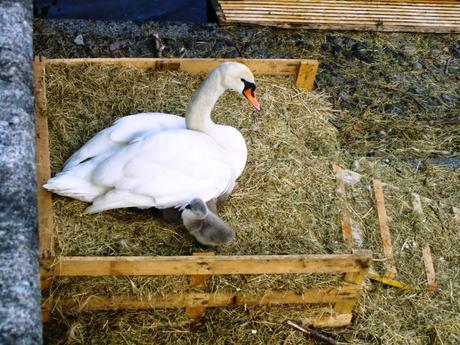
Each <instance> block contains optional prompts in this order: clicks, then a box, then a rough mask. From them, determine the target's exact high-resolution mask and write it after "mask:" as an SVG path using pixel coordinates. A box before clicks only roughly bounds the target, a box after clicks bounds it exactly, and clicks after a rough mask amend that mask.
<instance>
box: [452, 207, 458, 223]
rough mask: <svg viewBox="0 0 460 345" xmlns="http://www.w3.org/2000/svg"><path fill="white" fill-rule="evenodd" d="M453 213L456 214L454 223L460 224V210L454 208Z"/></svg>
mask: <svg viewBox="0 0 460 345" xmlns="http://www.w3.org/2000/svg"><path fill="white" fill-rule="evenodd" d="M452 212H453V213H454V222H455V223H460V208H458V207H455V206H452Z"/></svg>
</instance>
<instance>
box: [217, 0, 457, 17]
mask: <svg viewBox="0 0 460 345" xmlns="http://www.w3.org/2000/svg"><path fill="white" fill-rule="evenodd" d="M459 7H460V3H457V4H447V5H445V4H444V5H443V4H418V3H412V4H410V3H400V4H382V3H380V2H369V1H367V2H359V1H334V2H327V1H311V2H308V3H303V4H268V5H258V4H250V3H244V5H236V4H223V5H222V8H223V9H224V11H225V12H226V13H229V12H232V11H250V10H254V11H286V10H290V9H295V10H308V9H314V8H323V9H329V8H332V9H343V10H347V9H360V8H361V9H369V10H378V11H382V12H385V11H392V10H398V9H399V10H401V11H407V12H408V11H409V10H413V11H425V12H426V13H427V14H429V11H435V12H436V13H437V12H438V11H439V12H440V13H451V14H452V15H455V14H456V13H455V11H454V10H456V9H458V8H459Z"/></svg>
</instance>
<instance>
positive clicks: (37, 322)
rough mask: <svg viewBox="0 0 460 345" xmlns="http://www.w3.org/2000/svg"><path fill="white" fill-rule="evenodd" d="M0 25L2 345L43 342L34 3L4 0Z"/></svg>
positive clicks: (0, 272) (0, 7) (0, 336)
mask: <svg viewBox="0 0 460 345" xmlns="http://www.w3.org/2000/svg"><path fill="white" fill-rule="evenodd" d="M0 27H1V28H2V30H1V31H0V109H2V111H1V112H0V238H1V241H0V344H4V345H8V344H15V345H16V344H17V345H21V344H24V345H25V344H41V343H42V326H41V310H40V287H39V273H38V272H39V269H38V248H37V247H38V244H37V234H36V229H37V221H36V217H37V213H36V195H35V190H36V184H35V130H34V116H33V93H32V1H31V0H10V1H1V2H0Z"/></svg>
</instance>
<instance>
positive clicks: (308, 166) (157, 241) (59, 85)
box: [46, 65, 460, 344]
mask: <svg viewBox="0 0 460 345" xmlns="http://www.w3.org/2000/svg"><path fill="white" fill-rule="evenodd" d="M256 79H257V83H258V89H257V94H258V96H259V98H260V101H261V103H262V106H263V111H262V112H252V111H251V110H250V106H249V105H248V104H247V103H246V101H245V100H244V99H243V98H242V97H240V96H239V95H235V94H234V93H230V92H228V93H226V94H225V95H224V96H223V97H222V99H221V100H219V102H218V104H217V106H216V109H215V111H214V114H213V118H214V120H215V121H216V122H218V123H226V124H229V125H233V126H235V127H237V128H239V129H240V130H241V132H242V134H243V136H244V137H245V138H246V141H247V144H248V150H249V159H248V164H247V167H246V169H245V171H244V173H243V175H242V176H241V178H240V179H239V181H238V184H237V186H236V188H235V190H234V192H233V193H232V195H231V196H230V198H229V200H228V201H227V202H226V203H225V204H224V205H222V206H221V207H220V210H219V214H220V215H221V217H222V218H223V219H224V220H225V221H226V222H227V223H229V224H230V225H231V226H233V227H234V228H235V229H236V231H237V238H236V240H235V241H234V242H233V243H232V244H230V245H228V246H223V247H218V248H216V249H215V252H216V254H227V255H237V254H301V253H311V254H322V253H344V252H347V248H346V245H345V243H344V241H343V239H342V234H341V229H340V220H341V212H342V209H343V208H344V207H347V208H348V209H349V210H350V214H351V215H352V217H353V219H354V220H355V221H356V222H358V223H359V224H360V225H361V227H362V229H363V247H364V248H366V249H372V251H373V252H374V256H375V258H376V259H377V260H376V261H375V262H374V264H375V267H376V269H377V270H382V269H383V264H384V262H383V252H382V244H381V238H380V233H379V228H378V220H377V217H376V213H375V209H374V202H373V194H372V192H371V190H370V185H371V182H372V181H371V178H379V179H381V180H383V181H385V182H388V183H392V184H395V185H398V186H401V187H402V190H401V192H400V193H399V192H398V193H396V192H394V191H392V190H388V189H385V197H386V203H387V210H388V214H389V216H390V230H391V233H392V236H393V248H394V251H395V256H396V262H397V265H398V270H399V272H400V277H399V278H400V280H402V281H404V282H406V283H409V284H412V285H414V286H416V287H417V289H416V290H415V291H410V292H406V291H401V290H397V289H392V288H385V287H381V286H380V285H371V284H369V286H368V287H369V289H368V291H367V292H366V295H365V298H364V300H363V303H362V304H361V306H360V308H359V309H358V316H357V318H356V321H355V324H354V325H353V326H352V327H350V328H348V329H347V330H345V331H343V332H342V333H340V335H339V336H338V339H339V340H340V341H348V342H350V343H353V344H363V343H368V344H375V343H383V344H408V343H414V344H424V343H427V342H431V343H440V344H441V343H455V341H458V340H459V339H460V325H459V322H458V314H459V313H460V305H459V303H458V301H460V296H459V291H460V286H459V280H458V279H457V278H458V274H459V273H458V272H459V271H458V267H460V257H459V255H458V248H457V246H456V243H458V239H459V237H458V224H454V223H453V222H452V214H451V213H450V212H449V210H448V209H447V208H445V207H443V206H442V205H438V204H431V205H426V208H424V209H425V212H426V215H425V216H424V217H423V218H421V217H420V215H417V214H415V213H414V212H413V210H412V208H411V198H410V193H411V192H417V193H420V194H421V195H425V196H429V197H432V198H435V199H442V201H443V202H445V203H448V204H452V205H459V204H460V195H459V189H458V181H459V178H460V175H459V174H460V172H459V171H449V170H446V169H443V168H438V167H434V166H432V165H430V164H422V165H421V166H417V167H414V166H412V165H410V164H408V163H407V162H405V161H403V160H400V159H398V158H396V157H389V159H388V161H387V162H383V161H381V160H373V159H372V158H365V159H364V158H363V159H361V160H360V165H361V168H362V169H363V172H362V173H363V175H366V176H367V177H364V178H363V179H362V181H361V183H359V184H357V185H355V186H353V187H351V186H350V187H348V186H347V194H346V195H345V196H343V195H337V194H336V193H335V190H336V181H335V177H334V175H333V173H332V171H331V167H330V166H331V164H332V163H341V164H342V165H343V166H344V167H345V168H349V167H351V163H352V161H353V159H351V157H350V156H349V154H348V153H347V152H345V151H340V147H339V143H338V140H337V133H336V128H335V127H334V126H332V125H331V124H330V122H329V119H331V118H332V115H331V114H332V112H331V109H330V106H329V104H328V103H327V101H326V100H325V97H324V96H322V95H319V94H315V93H305V92H302V91H300V90H298V89H296V88H295V87H293V86H292V85H293V80H291V79H289V78H284V77H258V78H256ZM202 80H203V76H198V77H197V76H195V77H192V76H190V75H187V74H185V73H180V72H163V73H154V72H152V71H148V70H147V71H142V70H138V69H134V68H128V67H119V66H94V65H93V66H91V65H88V66H79V67H77V66H72V67H71V66H53V67H50V68H49V69H48V72H47V75H46V81H47V97H48V105H49V108H48V117H49V125H50V150H51V164H52V171H53V173H56V172H58V171H59V170H60V169H61V167H62V164H63V162H64V161H65V160H66V159H67V158H68V157H69V156H70V154H71V153H72V152H74V151H75V150H76V149H78V148H79V147H80V146H81V145H82V144H83V143H84V142H86V141H87V140H88V139H90V138H91V137H92V136H93V135H94V134H95V133H96V132H98V131H99V130H101V129H103V128H105V127H107V126H110V125H111V124H112V123H113V122H114V121H115V120H116V119H117V118H119V117H120V116H123V115H127V114H133V113H138V112H148V111H158V112H165V113H173V114H183V113H184V112H185V109H186V106H187V104H188V101H189V99H190V97H191V94H192V91H193V90H195V89H196V88H197V87H198V86H199V84H200V82H201V81H202ZM356 135H360V134H359V133H358V132H357V133H356ZM356 142H357V143H359V140H356ZM362 143H365V141H363V142H362ZM86 206H87V205H86V204H85V203H82V202H79V201H76V200H71V199H67V198H62V197H58V196H54V197H53V208H54V211H55V225H56V228H55V231H56V247H57V252H58V253H59V254H61V255H188V254H191V253H193V252H196V251H202V249H201V248H199V247H197V246H196V244H194V242H193V240H192V238H191V237H190V236H189V235H188V234H187V232H186V231H185V230H184V229H183V228H182V227H181V226H180V225H171V224H166V223H164V222H162V221H161V220H159V219H158V217H157V215H155V213H154V212H152V211H149V210H144V211H137V210H131V209H128V210H113V211H109V212H104V213H102V214H96V215H82V212H83V210H84V209H85V207H86ZM426 243H429V244H430V245H431V246H432V251H433V255H434V257H433V258H434V264H435V267H436V270H437V279H438V283H439V286H440V290H439V291H438V292H436V293H434V294H433V293H428V292H427V291H426V290H425V289H424V283H425V277H424V271H423V266H422V263H421V249H422V248H423V245H424V244H426ZM338 281H340V279H339V277H338V276H336V275H328V276H326V277H319V276H318V275H298V276H290V278H289V279H285V277H284V276H282V275H275V276H257V277H252V276H248V277H214V278H213V280H212V284H211V290H213V291H217V290H219V289H227V290H230V291H234V290H238V291H245V292H247V291H249V292H251V291H256V290H258V289H259V290H260V289H267V288H270V289H293V290H299V291H301V290H302V289H305V288H306V287H308V286H310V285H311V284H323V285H329V286H330V285H334V284H337V282H338ZM187 284H188V279H187V278H186V277H121V278H114V277H106V278H87V277H83V278H82V277H79V278H63V279H59V280H56V281H54V282H53V286H52V289H51V295H52V296H53V298H55V301H57V309H56V311H55V314H54V316H53V322H52V324H53V325H54V326H55V328H54V329H53V330H52V331H50V330H48V331H47V338H48V340H49V343H60V342H62V341H69V342H72V341H73V342H77V343H78V342H80V343H85V342H88V341H89V339H90V338H91V339H93V341H94V342H95V343H100V344H111V343H117V342H118V341H119V339H121V338H123V339H124V342H125V343H149V340H151V339H153V338H154V339H155V341H157V342H158V343H164V344H167V343H177V344H180V343H184V344H188V343H190V342H191V341H192V340H191V339H199V341H200V342H202V343H216V344H227V343H241V342H239V341H241V339H243V340H245V339H247V340H248V341H247V343H254V344H266V343H284V344H297V343H301V342H303V341H304V339H305V338H304V336H303V335H301V334H299V333H298V332H296V331H294V330H292V329H290V328H289V327H285V325H284V324H283V322H284V321H283V320H285V319H287V318H292V319H296V318H298V319H302V318H303V317H304V316H305V315H306V314H308V313H309V312H310V311H312V310H311V309H310V307H307V308H303V307H289V308H288V307H281V308H276V307H270V308H265V307H257V308H253V307H248V308H243V307H241V308H229V309H214V310H209V311H207V313H206V319H205V320H206V322H204V323H201V322H198V323H197V324H190V322H189V320H188V319H187V318H186V317H185V316H184V313H183V311H181V310H180V311H163V310H161V311H159V310H156V311H155V310H153V311H148V312H144V313H137V312H136V313H132V312H103V313H84V314H79V315H78V317H75V316H73V315H69V314H67V313H66V312H67V311H65V310H63V312H64V314H65V315H64V314H63V315H61V314H60V313H58V311H61V310H60V306H59V301H60V299H62V298H66V297H72V298H75V299H76V300H78V301H79V302H80V303H82V304H84V302H85V301H86V300H87V299H88V298H91V297H92V296H93V295H94V294H98V295H106V296H112V295H120V294H121V295H129V296H138V297H140V298H145V297H146V296H148V295H149V294H153V293H155V294H157V293H166V292H173V291H177V290H183V287H185V289H187V287H186V286H187ZM283 318H284V319H283ZM280 320H281V321H280ZM252 330H257V334H256V335H255V334H253V332H252ZM61 331H62V332H63V333H62V334H61V333H59V332H61ZM120 337H121V338H120ZM63 339H64V340H63ZM146 339H147V340H146ZM197 341H198V340H197Z"/></svg>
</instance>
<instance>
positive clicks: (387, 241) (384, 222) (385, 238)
mask: <svg viewBox="0 0 460 345" xmlns="http://www.w3.org/2000/svg"><path fill="white" fill-rule="evenodd" d="M372 182H373V187H374V195H375V203H376V208H377V216H378V218H379V225H380V234H381V236H382V243H383V253H384V255H385V258H386V262H385V266H386V274H385V275H386V277H387V278H390V279H393V278H395V277H396V275H397V274H398V272H397V270H396V264H395V259H394V256H393V245H392V244H391V234H390V228H389V227H388V216H387V211H386V209H385V199H384V196H383V185H382V182H381V181H379V180H373V181H372Z"/></svg>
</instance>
